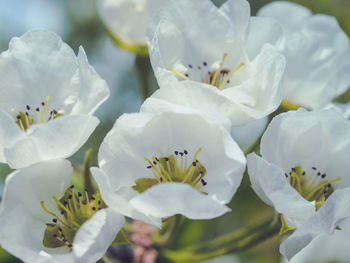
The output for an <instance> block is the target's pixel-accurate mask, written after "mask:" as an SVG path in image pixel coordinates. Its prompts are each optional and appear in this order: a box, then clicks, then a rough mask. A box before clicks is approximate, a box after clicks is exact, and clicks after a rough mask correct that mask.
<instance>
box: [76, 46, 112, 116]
mask: <svg viewBox="0 0 350 263" xmlns="http://www.w3.org/2000/svg"><path fill="white" fill-rule="evenodd" d="M78 61H79V79H80V85H81V88H80V95H79V99H78V101H77V103H76V104H75V105H74V108H73V110H72V113H73V114H93V113H94V112H95V110H96V109H97V108H98V107H99V106H100V105H101V104H102V103H103V102H104V101H105V100H107V98H108V97H109V88H108V85H107V82H106V81H105V80H103V79H102V78H101V77H100V76H99V75H98V74H97V72H96V71H95V70H94V68H93V67H91V66H90V65H89V63H88V60H87V57H86V54H85V51H84V49H83V48H82V47H80V48H79V53H78Z"/></svg>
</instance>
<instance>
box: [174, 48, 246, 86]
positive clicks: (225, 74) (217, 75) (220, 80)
mask: <svg viewBox="0 0 350 263" xmlns="http://www.w3.org/2000/svg"><path fill="white" fill-rule="evenodd" d="M226 58H227V54H224V56H223V58H222V59H221V62H220V64H219V68H218V69H216V70H211V71H207V72H206V73H205V75H204V77H203V76H202V74H200V75H201V76H200V81H201V82H203V83H207V84H209V85H212V86H214V87H216V88H217V89H219V90H223V89H225V88H227V85H228V84H229V83H230V79H231V77H232V76H233V74H234V73H235V72H236V71H238V70H239V69H240V68H241V67H243V66H244V62H242V63H240V64H239V65H238V66H237V67H236V68H235V69H233V70H231V69H228V68H224V63H225V60H226ZM207 65H208V63H207V62H206V61H204V62H203V67H207ZM190 69H194V67H193V65H192V64H189V65H188V69H187V73H185V74H184V73H181V72H179V71H177V70H175V69H174V68H169V70H170V71H172V72H173V73H174V74H175V75H177V76H179V77H180V78H182V79H184V80H189V79H190V74H189V73H188V72H189V70H190ZM197 69H198V70H199V71H201V70H202V66H197Z"/></svg>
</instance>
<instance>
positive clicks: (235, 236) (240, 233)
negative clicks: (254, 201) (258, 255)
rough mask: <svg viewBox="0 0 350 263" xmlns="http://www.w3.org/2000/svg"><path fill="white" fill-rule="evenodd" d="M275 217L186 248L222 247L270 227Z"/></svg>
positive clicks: (193, 249) (199, 249) (203, 249)
mask: <svg viewBox="0 0 350 263" xmlns="http://www.w3.org/2000/svg"><path fill="white" fill-rule="evenodd" d="M274 218H275V217H274V216H273V217H269V218H267V219H264V220H262V221H258V222H256V223H254V224H251V225H249V226H247V227H243V228H240V229H238V230H236V231H234V232H232V233H229V234H226V235H223V236H220V237H217V238H214V239H211V240H210V241H208V242H203V243H200V244H197V245H194V246H191V247H188V248H186V250H192V251H194V252H201V251H208V250H213V249H215V248H217V247H222V246H225V245H227V244H230V243H233V242H236V241H239V240H241V239H243V238H246V237H247V236H249V235H251V234H254V233H255V232H257V231H259V230H261V229H265V227H268V226H269V225H270V224H271V222H273V220H274Z"/></svg>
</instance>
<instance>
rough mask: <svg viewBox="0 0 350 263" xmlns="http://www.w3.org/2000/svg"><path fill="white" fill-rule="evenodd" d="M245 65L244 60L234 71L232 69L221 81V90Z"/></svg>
mask: <svg viewBox="0 0 350 263" xmlns="http://www.w3.org/2000/svg"><path fill="white" fill-rule="evenodd" d="M243 66H244V62H242V63H241V64H239V65H238V66H237V67H236V68H235V69H234V70H233V71H231V72H230V73H229V74H228V75H227V77H226V78H225V79H224V80H223V81H222V82H221V84H220V86H219V87H218V89H219V90H222V89H223V88H224V86H225V84H226V82H227V81H228V80H229V79H230V78H231V77H232V75H233V74H234V73H235V72H236V71H237V70H239V69H240V68H241V67H243Z"/></svg>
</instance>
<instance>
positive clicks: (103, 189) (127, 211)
mask: <svg viewBox="0 0 350 263" xmlns="http://www.w3.org/2000/svg"><path fill="white" fill-rule="evenodd" d="M91 173H92V175H93V177H94V179H95V181H96V183H97V185H98V188H99V190H100V193H101V196H102V199H103V200H104V201H105V203H106V204H107V205H108V207H110V208H112V209H114V210H115V211H116V212H118V213H121V214H123V215H125V216H127V217H130V218H133V219H137V220H142V221H144V222H145V223H147V224H151V225H154V226H156V227H160V226H161V224H162V222H161V221H160V220H159V219H157V218H154V217H147V216H146V215H144V214H143V213H141V212H140V211H138V210H137V209H136V208H134V207H133V206H132V205H131V204H130V202H129V200H128V199H130V198H129V197H128V196H124V195H122V194H120V193H118V192H117V191H115V189H113V188H112V184H111V183H110V182H109V177H107V175H106V174H105V173H104V172H103V170H102V169H99V168H97V167H92V168H91ZM134 195H135V194H134Z"/></svg>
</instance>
